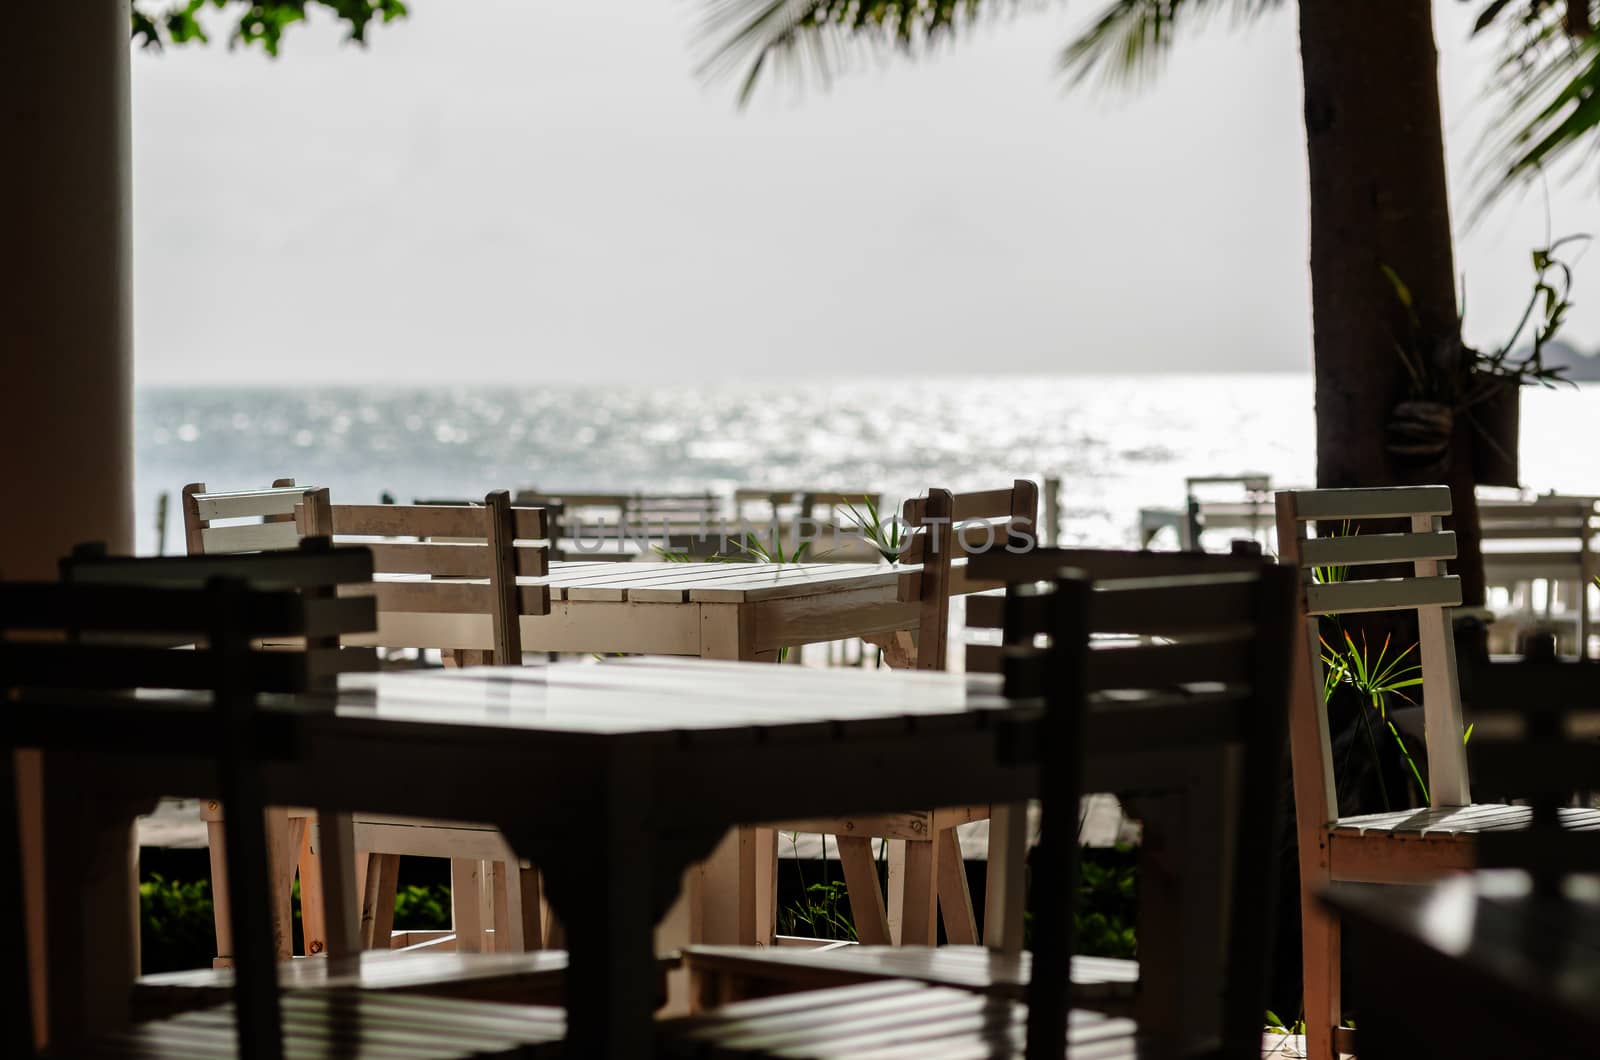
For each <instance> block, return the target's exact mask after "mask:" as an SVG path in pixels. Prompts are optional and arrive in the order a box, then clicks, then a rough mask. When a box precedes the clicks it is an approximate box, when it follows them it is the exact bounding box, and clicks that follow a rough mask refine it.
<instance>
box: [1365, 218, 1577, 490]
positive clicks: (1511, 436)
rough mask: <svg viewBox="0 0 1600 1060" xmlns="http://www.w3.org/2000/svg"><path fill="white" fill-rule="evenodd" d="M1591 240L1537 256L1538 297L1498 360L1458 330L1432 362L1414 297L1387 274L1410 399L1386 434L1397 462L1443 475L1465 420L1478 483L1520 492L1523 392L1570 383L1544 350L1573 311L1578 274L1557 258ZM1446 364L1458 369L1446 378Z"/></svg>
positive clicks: (1395, 412) (1564, 241)
mask: <svg viewBox="0 0 1600 1060" xmlns="http://www.w3.org/2000/svg"><path fill="white" fill-rule="evenodd" d="M1587 238H1588V237H1587V236H1583V235H1572V236H1567V237H1565V238H1563V239H1558V240H1556V241H1555V242H1553V243H1551V244H1550V245H1549V246H1548V247H1542V248H1539V249H1536V250H1535V251H1534V252H1533V271H1534V286H1533V293H1532V294H1531V295H1530V296H1529V298H1528V304H1527V307H1526V308H1524V309H1523V312H1522V318H1521V319H1520V320H1519V321H1518V322H1517V326H1516V328H1515V330H1513V331H1512V333H1511V337H1510V338H1509V339H1507V340H1506V342H1505V343H1504V345H1502V346H1501V347H1500V348H1499V349H1497V350H1495V351H1493V352H1492V353H1485V352H1483V351H1481V350H1475V349H1473V348H1472V347H1470V346H1467V345H1466V344H1465V343H1463V342H1462V341H1461V338H1460V328H1459V327H1458V328H1457V329H1456V335H1455V336H1453V337H1452V339H1451V340H1450V341H1451V342H1452V343H1453V345H1454V346H1455V349H1454V350H1452V351H1447V355H1446V356H1444V357H1435V356H1433V355H1432V354H1433V353H1434V351H1433V350H1431V349H1430V348H1429V347H1428V344H1427V343H1426V342H1425V341H1424V340H1423V338H1422V335H1423V331H1422V326H1421V323H1420V321H1419V320H1418V318H1417V315H1416V309H1415V306H1414V304H1413V302H1412V298H1411V292H1410V290H1409V289H1408V288H1407V287H1406V285H1405V283H1404V281H1403V280H1401V278H1400V277H1399V276H1398V275H1397V274H1396V273H1395V271H1394V270H1393V269H1391V268H1389V267H1388V266H1384V269H1383V273H1384V276H1385V277H1386V278H1387V279H1388V281H1389V284H1390V286H1391V287H1392V288H1393V289H1394V294H1395V298H1396V299H1397V300H1398V301H1399V303H1400V307H1401V309H1402V310H1403V312H1404V319H1405V321H1406V327H1405V328H1404V329H1402V330H1401V331H1399V332H1397V334H1396V336H1395V352H1396V353H1397V354H1398V355H1399V357H1400V361H1401V364H1403V365H1404V366H1405V369H1406V375H1407V377H1408V378H1409V380H1410V388H1409V393H1408V395H1407V397H1406V399H1405V400H1403V401H1401V402H1399V403H1398V404H1397V405H1396V406H1395V407H1394V410H1393V411H1392V412H1391V413H1390V417H1389V423H1388V424H1387V427H1386V433H1385V446H1386V448H1387V449H1388V450H1389V453H1390V455H1392V456H1393V457H1394V458H1395V459H1396V460H1398V461H1400V462H1402V463H1405V464H1409V465H1411V466H1414V467H1428V468H1433V467H1440V468H1442V466H1443V464H1444V463H1445V460H1446V458H1447V457H1448V454H1449V450H1450V439H1451V437H1452V436H1453V434H1454V433H1455V421H1456V417H1458V416H1465V417H1466V418H1467V421H1468V423H1469V425H1470V426H1471V428H1472V431H1471V438H1472V471H1473V480H1474V481H1476V482H1478V483H1480V484H1482V485H1486V486H1516V485H1518V484H1519V483H1518V467H1517V436H1518V431H1519V428H1520V426H1521V411H1520V392H1521V388H1522V387H1524V386H1532V385H1535V384H1537V385H1539V386H1546V387H1550V386H1555V385H1556V384H1557V383H1562V382H1569V380H1567V379H1565V378H1564V376H1563V373H1564V372H1565V371H1566V367H1565V366H1562V365H1558V366H1555V367H1550V366H1547V365H1546V364H1545V363H1544V349H1545V346H1546V345H1547V344H1548V343H1549V342H1550V340H1551V339H1553V338H1555V336H1556V333H1557V332H1559V331H1560V330H1561V326H1562V324H1564V323H1565V322H1566V316H1567V313H1568V312H1569V311H1570V310H1571V308H1572V300H1571V297H1570V296H1571V291H1572V268H1571V266H1570V265H1569V264H1568V263H1567V262H1565V261H1563V260H1562V259H1561V258H1560V257H1558V256H1557V252H1558V251H1559V250H1560V249H1561V248H1562V247H1563V246H1566V245H1567V244H1570V243H1574V242H1578V241H1581V240H1586V239H1587ZM1530 324H1532V325H1533V334H1532V346H1531V348H1530V349H1529V350H1528V351H1527V352H1526V353H1525V354H1520V355H1517V356H1513V352H1512V351H1513V348H1514V347H1515V346H1516V344H1517V343H1518V342H1519V341H1520V340H1521V339H1522V336H1523V333H1524V332H1526V331H1527V330H1528V326H1529V325H1530ZM1440 364H1445V365H1455V366H1457V367H1456V369H1455V370H1454V371H1441V370H1440V369H1439V368H1438V365H1440Z"/></svg>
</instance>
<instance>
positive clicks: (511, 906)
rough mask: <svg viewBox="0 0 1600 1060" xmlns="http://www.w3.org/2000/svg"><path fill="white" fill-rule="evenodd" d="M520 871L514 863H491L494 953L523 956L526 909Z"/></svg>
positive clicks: (526, 947)
mask: <svg viewBox="0 0 1600 1060" xmlns="http://www.w3.org/2000/svg"><path fill="white" fill-rule="evenodd" d="M522 885H523V874H522V868H520V866H518V865H517V861H515V860H506V861H496V863H494V953H525V951H526V950H528V942H526V940H528V930H526V927H525V925H523V911H525V909H526V908H528V903H526V898H525V897H523V893H522Z"/></svg>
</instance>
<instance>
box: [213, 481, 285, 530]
mask: <svg viewBox="0 0 1600 1060" xmlns="http://www.w3.org/2000/svg"><path fill="white" fill-rule="evenodd" d="M305 492H306V488H305V487H301V486H279V487H275V488H271V489H261V490H238V491H235V492H231V493H197V494H195V498H194V501H195V507H196V510H197V511H198V512H199V515H200V518H201V519H202V520H203V521H206V522H210V521H211V520H213V519H243V518H247V517H251V516H255V517H260V516H264V515H293V514H294V506H295V505H296V504H298V503H299V502H300V501H301V499H302V498H304V496H305Z"/></svg>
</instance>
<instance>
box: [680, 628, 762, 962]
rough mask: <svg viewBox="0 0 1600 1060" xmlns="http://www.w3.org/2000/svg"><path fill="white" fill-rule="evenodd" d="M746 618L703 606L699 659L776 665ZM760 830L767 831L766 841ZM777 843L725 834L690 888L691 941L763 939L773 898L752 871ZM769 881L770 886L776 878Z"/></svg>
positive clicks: (749, 833) (753, 833) (744, 830)
mask: <svg viewBox="0 0 1600 1060" xmlns="http://www.w3.org/2000/svg"><path fill="white" fill-rule="evenodd" d="M751 616H752V612H751V611H750V610H749V609H748V608H746V607H744V606H741V605H739V604H702V605H701V606H700V657H701V658H702V659H738V660H742V661H745V662H750V661H755V660H758V659H759V660H762V661H769V662H776V661H777V653H776V652H775V651H769V652H757V651H756V650H755V630H754V627H753V626H752V624H751ZM762 832H768V833H770V840H771V842H770V843H769V842H768V841H767V839H768V837H767V836H763V835H762V834H761V833H762ZM776 840H777V834H776V833H775V832H772V830H771V829H757V828H754V827H750V826H742V827H739V828H735V829H732V830H730V831H729V833H728V835H727V837H726V838H725V839H724V840H723V841H722V843H721V844H720V845H718V847H717V849H716V852H715V853H713V854H712V856H711V857H710V858H709V859H707V861H706V862H705V863H704V864H703V865H702V866H701V867H700V877H699V886H698V887H697V888H694V892H696V897H695V900H697V901H698V902H699V903H700V909H699V910H697V911H695V912H694V913H693V914H692V915H691V916H690V922H691V923H692V924H696V925H698V926H699V927H700V930H701V936H700V937H699V938H696V939H694V941H696V942H707V943H715V944H720V945H727V944H736V945H740V946H753V945H755V944H756V943H757V942H758V941H761V940H762V938H763V936H764V935H765V931H764V930H763V925H765V924H766V923H767V921H768V920H769V919H770V920H771V921H772V923H773V924H774V926H775V925H776V923H777V908H776V907H777V900H776V896H775V894H774V896H773V897H772V898H771V899H769V900H766V901H763V900H762V898H761V897H760V895H765V894H766V892H767V889H766V888H763V887H761V886H760V881H762V879H763V877H764V875H765V874H763V873H761V872H760V871H759V869H758V868H757V865H758V862H759V860H760V858H761V854H762V852H763V851H764V850H766V849H767V848H768V846H770V845H771V844H772V843H776ZM772 882H773V884H774V885H775V883H776V880H775V879H774V880H773V881H772ZM769 906H770V907H771V908H768V907H769Z"/></svg>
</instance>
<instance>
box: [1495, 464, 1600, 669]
mask: <svg viewBox="0 0 1600 1060" xmlns="http://www.w3.org/2000/svg"><path fill="white" fill-rule="evenodd" d="M1597 504H1600V501H1597V499H1596V498H1594V497H1575V496H1562V495H1559V494H1548V495H1546V496H1543V497H1538V498H1535V499H1533V500H1524V501H1483V500H1480V501H1479V502H1478V527H1479V531H1480V532H1481V534H1482V539H1483V573H1484V581H1485V583H1486V584H1487V585H1489V586H1491V587H1496V586H1504V587H1507V588H1510V587H1512V586H1515V585H1517V584H1518V583H1526V582H1533V581H1545V582H1548V583H1551V584H1550V589H1549V592H1551V593H1554V591H1555V584H1554V583H1556V582H1558V581H1567V580H1570V581H1573V582H1576V583H1577V585H1578V596H1577V599H1576V600H1575V601H1574V603H1575V604H1576V606H1577V610H1578V644H1579V652H1578V654H1580V655H1586V654H1587V646H1588V640H1589V633H1590V630H1591V627H1592V625H1593V620H1592V616H1591V614H1590V609H1589V592H1590V585H1591V583H1592V582H1593V581H1594V578H1595V575H1596V574H1597V573H1600V557H1597V555H1596V553H1595V550H1594V548H1593V545H1594V538H1595V533H1596V530H1597V529H1600V527H1597V512H1596V508H1597Z"/></svg>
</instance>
